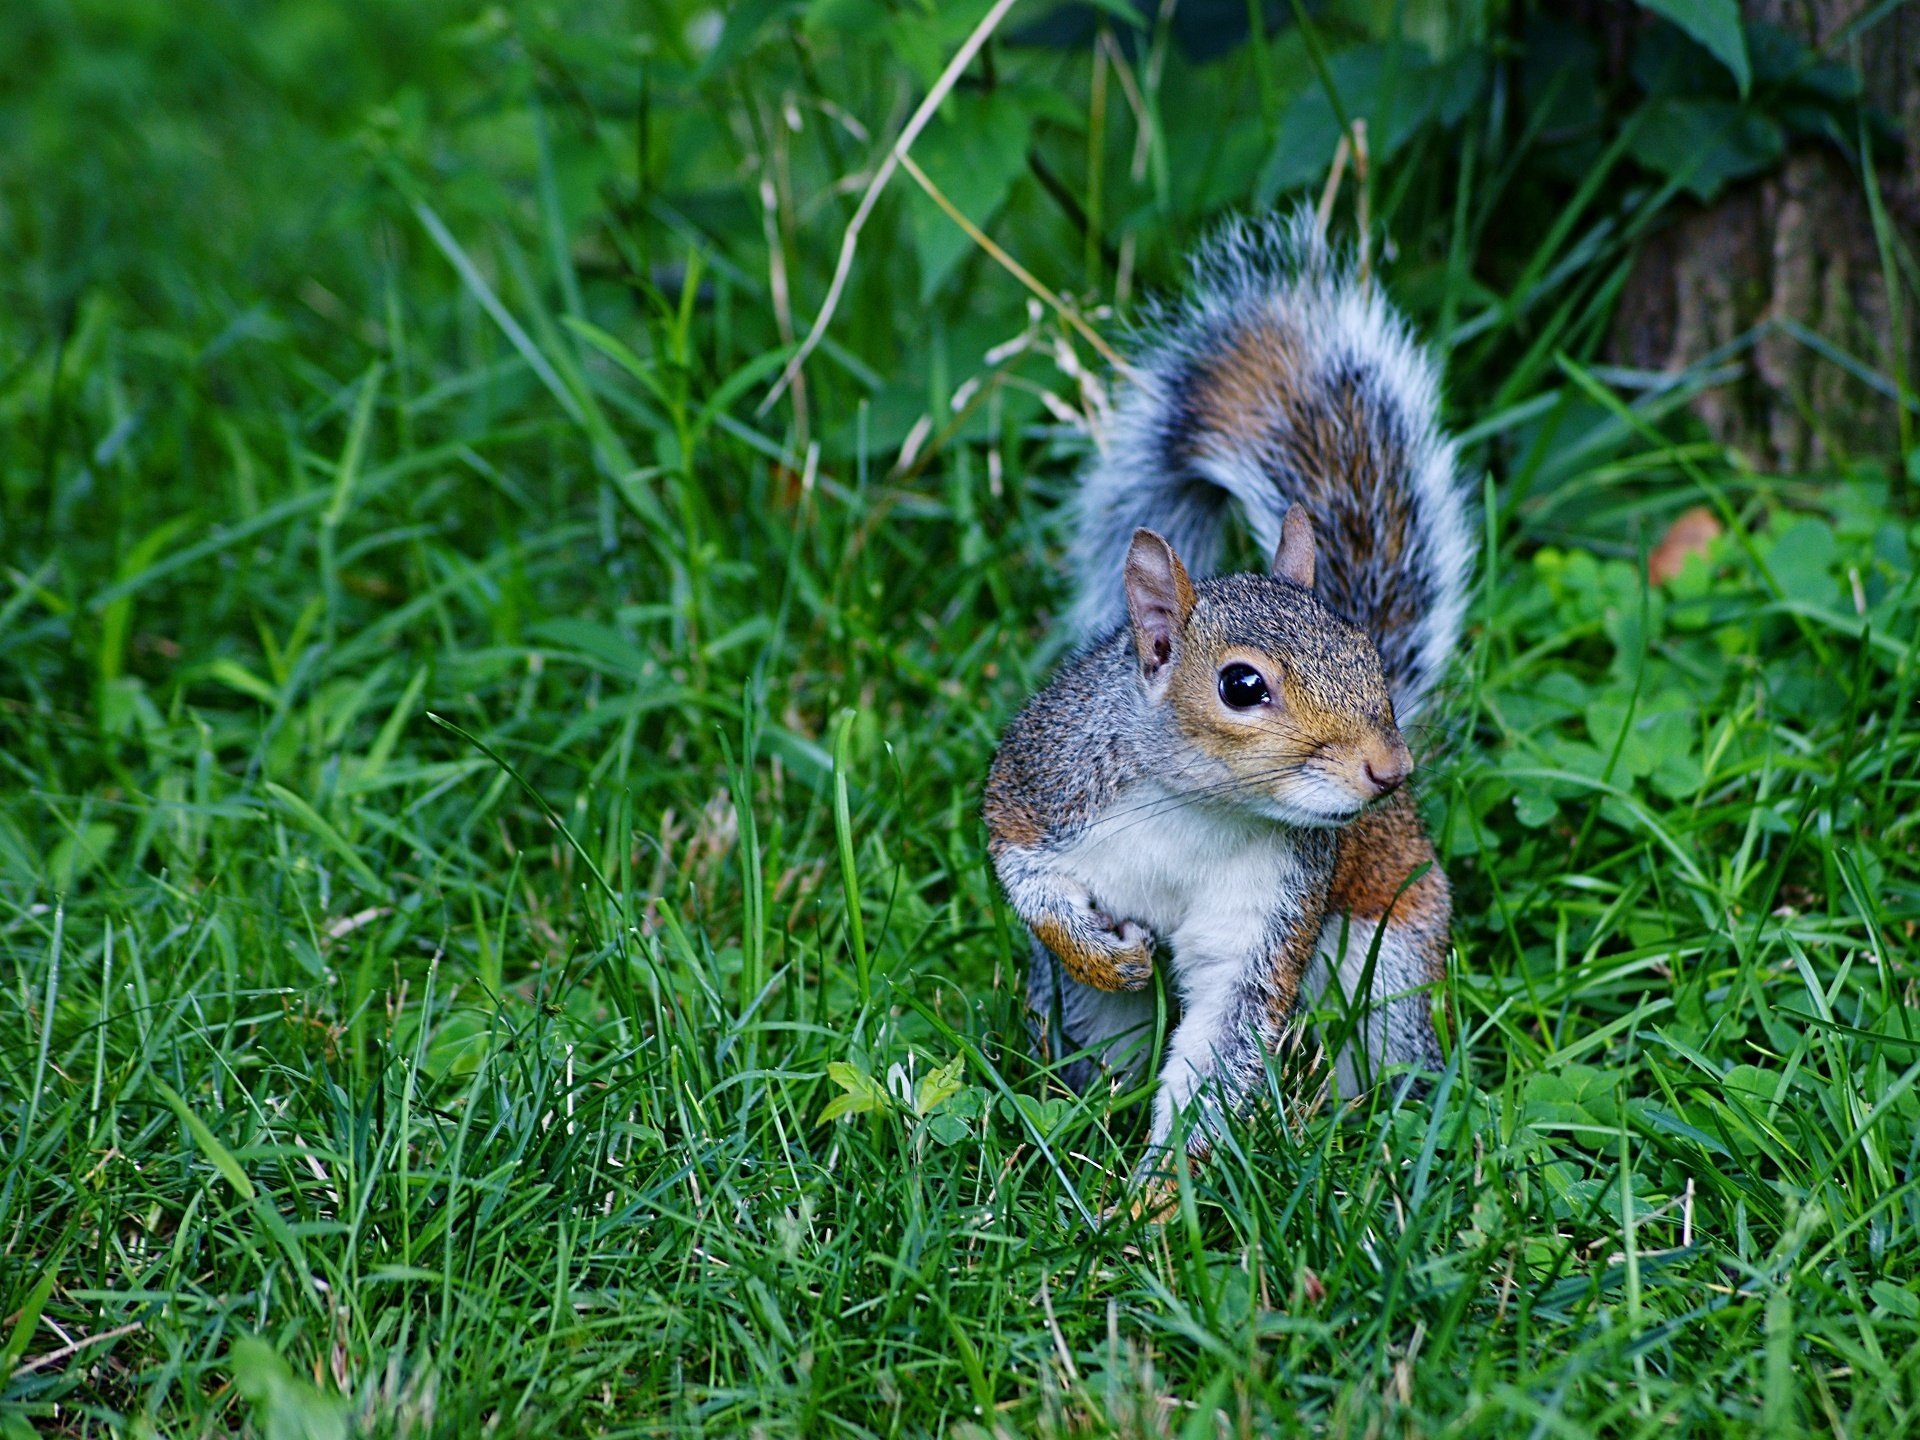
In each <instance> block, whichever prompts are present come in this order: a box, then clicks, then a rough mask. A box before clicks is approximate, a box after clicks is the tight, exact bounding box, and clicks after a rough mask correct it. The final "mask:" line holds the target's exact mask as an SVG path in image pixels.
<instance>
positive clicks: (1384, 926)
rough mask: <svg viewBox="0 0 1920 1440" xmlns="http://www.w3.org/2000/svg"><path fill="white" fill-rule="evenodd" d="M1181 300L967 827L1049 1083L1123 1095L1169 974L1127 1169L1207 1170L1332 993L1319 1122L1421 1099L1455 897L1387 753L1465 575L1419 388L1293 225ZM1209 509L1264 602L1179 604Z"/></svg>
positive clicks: (1123, 424) (1212, 545)
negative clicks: (1073, 649)
mask: <svg viewBox="0 0 1920 1440" xmlns="http://www.w3.org/2000/svg"><path fill="white" fill-rule="evenodd" d="M1193 273H1194V281H1193V285H1192V288H1191V290H1190V292H1189V293H1188V295H1187V296H1186V298H1185V299H1184V300H1181V301H1178V302H1175V303H1173V304H1166V305H1157V306H1155V307H1153V308H1151V309H1150V310H1149V311H1148V312H1147V320H1146V324H1145V326H1144V340H1143V343H1142V344H1141V345H1140V346H1139V348H1138V350H1137V353H1136V354H1135V356H1134V357H1133V359H1132V363H1131V366H1130V367H1129V370H1128V371H1127V372H1126V373H1125V374H1124V375H1123V381H1122V387H1121V394H1120V397H1119V399H1118V401H1117V403H1116V407H1115V411H1114V415H1113V425H1112V429H1111V432H1110V435H1109V438H1108V444H1107V446H1106V448H1105V451H1104V453H1103V454H1102V455H1100V456H1099V457H1098V458H1096V459H1095V460H1094V461H1093V462H1092V463H1091V464H1090V465H1089V466H1088V467H1087V468H1086V470H1085V471H1084V473H1083V475H1082V478H1081V482H1080V488H1079V496H1078V503H1077V505H1076V507H1075V511H1074V521H1073V535H1072V540H1071V560H1072V570H1073V580H1074V585H1075V591H1076V593H1075V599H1074V607H1073V611H1072V623H1073V627H1074V629H1075V631H1076V632H1077V634H1078V636H1079V637H1080V638H1081V639H1082V641H1083V642H1084V643H1083V645H1082V648H1081V649H1080V650H1079V651H1078V652H1077V653H1076V654H1074V655H1073V656H1072V657H1071V658H1070V659H1069V660H1067V661H1066V662H1065V664H1064V665H1063V666H1062V668H1061V669H1060V671H1059V672H1058V674H1057V675H1056V676H1055V677H1054V679H1053V680H1052V682H1051V683H1050V684H1049V685H1048V686H1047V687H1046V688H1045V689H1044V690H1042V691H1041V692H1040V693H1039V694H1038V695H1036V696H1035V697H1034V698H1033V699H1032V700H1031V701H1030V702H1029V703H1028V704H1027V706H1026V707H1025V708H1024V709H1023V710H1022V711H1021V712H1020V713H1019V715H1018V716H1017V717H1016V718H1015V719H1014V720H1013V722H1012V723H1011V724H1010V725H1009V726H1008V727H1007V729H1006V732H1005V734H1004V736H1003V738H1002V740H1001V743H1000V746H999V749H998V751H997V753H996V754H995V756H994V760H993V765H992V769H991V771H990V773H989V776H988V780H987V785H986V791H985V798H984V805H983V812H984V818H985V820H986V824H987V829H988V839H989V843H988V850H989V854H990V856H991V859H992V862H993V865H994V869H995V872H996V873H997V875H998V877H999V880H1000V883H1001V886H1002V888H1003V890H1004V891H1005V893H1006V897H1007V900H1008V903H1009V904H1010V906H1011V907H1012V909H1013V910H1014V912H1015V913H1016V914H1017V915H1019V917H1020V918H1021V919H1022V920H1023V921H1024V922H1025V923H1026V925H1027V927H1028V929H1029V931H1030V932H1031V947H1030V950H1031V961H1030V967H1029V979H1028V1008H1029V1012H1030V1019H1031V1021H1032V1024H1033V1028H1034V1032H1035V1040H1036V1044H1037V1046H1038V1048H1039V1051H1040V1054H1041V1057H1042V1059H1043V1060H1047V1059H1052V1058H1058V1057H1065V1056H1069V1055H1074V1054H1076V1053H1078V1052H1084V1053H1081V1054H1080V1058H1079V1059H1077V1060H1075V1061H1073V1062H1072V1063H1070V1064H1067V1065H1064V1066H1063V1067H1062V1069H1061V1072H1060V1073H1061V1074H1062V1076H1063V1078H1064V1079H1065V1080H1066V1081H1067V1083H1069V1084H1070V1085H1072V1086H1073V1087H1074V1088H1075V1089H1076V1090H1079V1091H1081V1092H1082V1093H1084V1092H1085V1091H1086V1090H1087V1089H1088V1088H1089V1087H1090V1086H1091V1085H1093V1084H1094V1083H1096V1082H1097V1081H1098V1080H1099V1079H1101V1078H1102V1077H1103V1076H1104V1077H1107V1078H1109V1079H1110V1080H1113V1081H1118V1082H1125V1083H1130V1082H1132V1081H1133V1080H1136V1079H1138V1078H1139V1077H1140V1075H1141V1073H1142V1071H1143V1070H1144V1068H1145V1065H1146V1063H1147V1053H1146V1052H1147V1050H1148V1048H1149V1045H1150V1042H1151V1036H1152V1033H1153V1025H1154V1016H1155V1009H1156V1006H1155V1000H1154V996H1153V994H1152V993H1151V991H1150V990H1149V989H1148V988H1147V986H1148V982H1149V980H1150V979H1151V977H1152V974H1153V970H1154V967H1155V966H1156V965H1165V966H1166V967H1167V968H1168V971H1169V976H1170V980H1171V989H1172V991H1173V995H1174V998H1175V999H1176V1000H1177V1006H1178V1016H1179V1018H1178V1021H1177V1023H1176V1024H1175V1025H1174V1027H1173V1029H1172V1031H1171V1033H1170V1035H1169V1038H1168V1041H1167V1045H1166V1054H1165V1060H1164V1065H1163V1067H1162V1070H1161V1074H1160V1078H1159V1086H1158V1090H1157V1092H1156V1094H1155V1097H1154V1107H1153V1119H1152V1125H1151V1129H1150V1133H1149V1145H1148V1163H1151V1162H1152V1160H1153V1158H1154V1157H1155V1156H1156V1155H1164V1152H1165V1150H1166V1148H1167V1146H1168V1145H1169V1143H1170V1141H1171V1138H1172V1137H1173V1135H1174V1133H1175V1128H1176V1117H1180V1118H1182V1119H1184V1121H1185V1125H1186V1128H1185V1135H1186V1148H1187V1150H1188V1152H1189V1154H1190V1155H1191V1156H1192V1157H1193V1158H1194V1159H1195V1160H1201V1159H1204V1158H1205V1157H1206V1156H1207V1155H1208V1154H1209V1153H1210V1151H1211V1149H1212V1146H1213V1143H1214V1140H1215V1138H1216V1137H1217V1135H1218V1133H1219V1127H1220V1124H1221V1122H1222V1120H1223V1118H1224V1117H1225V1116H1226V1115H1227V1114H1228V1113H1230V1112H1240V1113H1244V1112H1245V1111H1246V1110H1248V1109H1249V1108H1251V1106H1252V1104H1253V1102H1254V1101H1255V1100H1256V1099H1257V1098H1258V1096H1259V1095H1260V1094H1261V1093H1263V1092H1264V1090H1265V1082H1266V1063H1267V1056H1268V1055H1269V1054H1275V1053H1278V1052H1279V1051H1280V1049H1281V1048H1282V1046H1283V1045H1284V1044H1285V1042H1286V1040H1287V1037H1288V1035H1289V1034H1290V1031H1291V1027H1292V1025H1293V1023H1294V1021H1295V1017H1296V1016H1297V1015H1298V1014H1299V1013H1300V1012H1301V1009H1302V1007H1303V1005H1304V1004H1306V1003H1307V1002H1308V1001H1309V1000H1310V999H1311V998H1312V997H1316V996H1324V995H1326V992H1327V991H1328V990H1329V988H1330V987H1332V986H1334V985H1336V984H1337V985H1338V987H1339V992H1340V997H1344V1001H1345V1002H1346V1003H1347V1004H1348V1005H1350V1006H1351V1007H1352V1011H1353V1012H1354V1013H1355V1014H1356V1015H1357V1018H1356V1019H1355V1020H1354V1022H1353V1028H1352V1029H1351V1030H1349V1031H1347V1032H1346V1033H1347V1034H1348V1036H1349V1039H1348V1043H1347V1046H1346V1048H1345V1049H1343V1050H1342V1052H1341V1054H1340V1055H1339V1057H1338V1058H1337V1074H1338V1076H1339V1078H1340V1083H1341V1086H1342V1091H1343V1093H1348V1094H1351V1093H1353V1091H1354V1090H1355V1089H1356V1088H1357V1087H1358V1086H1359V1085H1360V1084H1362V1083H1365V1080H1366V1078H1367V1077H1370V1076H1371V1075H1372V1074H1373V1073H1375V1072H1376V1071H1377V1070H1378V1069H1379V1068H1380V1067H1381V1066H1384V1065H1390V1064H1391V1065H1405V1066H1410V1067H1414V1068H1416V1069H1418V1070H1423V1071H1428V1072H1433V1071H1438V1070H1439V1068H1440V1066H1441V1055H1440V1048H1439V1042H1438V1039H1437V1037H1436V1035H1435V1031H1434V1025H1433V1019H1432V1011H1431V997H1430V995H1429V993H1428V992H1429V991H1430V990H1431V988H1432V987H1433V986H1435V985H1436V983H1437V982H1439V981H1440V980H1441V979H1442V978H1443V976H1444V973H1445V968H1446V963H1447V955H1448V951H1449V947H1450V933H1449V927H1450V922H1451V908H1452V902H1451V892H1450V890H1449V887H1448V883H1447V879H1446V876H1445V874H1444V873H1443V872H1442V871H1441V869H1440V867H1439V865H1438V864H1437V863H1436V862H1435V856H1434V850H1433V845H1432V843H1431V841H1430V839H1429V838H1428V835H1427V833H1426V829H1425V827H1424V825H1423V823H1422V821H1421V819H1420V815H1419V812H1418V810H1417V809H1416V808H1415V805H1414V802H1413V799H1412V798H1411V796H1410V794H1409V791H1408V787H1407V784H1406V782H1407V779H1408V776H1409V774H1410V773H1411V771H1412V768H1413V759H1412V756H1411V754H1410V752H1409V750H1408V747H1407V743H1406V740H1405V739H1404V738H1403V735H1402V727H1403V726H1405V725H1407V724H1408V723H1409V722H1411V721H1412V720H1413V719H1414V718H1415V717H1417V716H1418V715H1419V714H1420V712H1421V710H1422V709H1423V707H1424V706H1425V705H1426V703H1427V701H1428V699H1429V698H1430V696H1431V695H1432V692H1433V689H1434V686H1435V684H1436V683H1437V682H1438V680H1439V679H1440V678H1441V676H1442V674H1443V672H1444V671H1445V669H1446V667H1447V665H1448V664H1449V663H1450V661H1451V659H1452V657H1453V655H1454V654H1455V652H1456V651H1457V650H1458V649H1459V646H1460V641H1461V630H1462V626H1463V623H1464V618H1465V613H1466V605H1467V587H1468V583H1469V575H1470V572H1471V570H1472V568H1473V564H1474V560H1475V539H1474V534H1475V532H1474V523H1473V518H1472V514H1471V505H1470V501H1469V497H1468V493H1467V490H1466V486H1465V484H1464V482H1463V479H1462V477H1461V475H1460V473H1459V466H1458V463H1457V458H1456V454H1455V449H1454V446H1453V443H1452V442H1451V441H1450V440H1449V439H1448V438H1447V436H1446V435H1445V433H1444V432H1443V431H1442V429H1441V426H1440V419H1439V408H1440V401H1439V383H1438V378H1437V375H1436V372H1435V367H1434V365H1433V363H1432V361H1431V360H1429V359H1428V358H1427V356H1426V355H1425V354H1424V352H1423V351H1422V350H1421V349H1420V348H1419V347H1418V346H1417V345H1416V343H1415V341H1414V340H1413V338H1412V335H1411V333H1410V331H1409V329H1408V327H1407V325H1406V323H1405V321H1404V320H1402V319H1401V317H1400V316H1399V315H1398V314H1397V313H1396V312H1395V311H1394V309H1393V308H1392V307H1391V306H1390V305H1389V304H1388V303H1387V301H1386V300H1385V299H1383V298H1382V297H1381V295H1380V294H1379V292H1378V291H1377V290H1376V289H1374V288H1373V287H1372V286H1371V285H1370V284H1369V283H1368V280H1367V278H1366V277H1365V276H1363V275H1362V274H1360V273H1358V271H1357V270H1356V268H1355V266H1354V264H1353V262H1352V261H1351V260H1350V259H1348V258H1346V257H1345V256H1344V255H1341V254H1338V253H1336V252H1335V250H1334V249H1333V248H1332V247H1331V246H1329V244H1328V243H1327V241H1326V239H1325V237H1324V235H1323V233H1322V232H1321V231H1320V230H1319V229H1318V228H1317V227H1316V225H1315V224H1314V221H1313V217H1312V215H1311V213H1310V212H1308V211H1306V210H1304V209H1303V210H1302V211H1300V212H1299V213H1297V214H1296V215H1294V216H1292V217H1291V218H1285V219H1275V220H1269V221H1266V222H1264V223H1252V222H1247V221H1236V222H1231V223H1229V224H1228V225H1227V227H1226V228H1225V229H1224V230H1222V231H1221V232H1219V233H1218V234H1217V235H1216V236H1215V237H1214V238H1213V239H1212V240H1211V242H1209V243H1207V244H1206V245H1204V246H1203V247H1202V248H1201V249H1200V251H1199V253H1198V254H1197V256H1196V257H1195V260H1194V263H1193ZM1236 505H1237V507H1238V509H1239V512H1240V514H1241V515H1242V517H1243V518H1244V521H1245V523H1246V525H1247V527H1248V528H1249V529H1250V530H1251V532H1252V536H1253V539H1254V540H1255V541H1256V542H1257V543H1258V544H1259V546H1260V547H1261V549H1262V551H1263V553H1267V554H1271V555H1272V556H1273V561H1272V568H1271V573H1270V574H1266V575H1253V574H1238V575H1225V576H1219V577H1216V578H1203V577H1207V576H1209V574H1210V572H1211V571H1212V570H1213V569H1214V567H1215V566H1216V565H1217V564H1218V561H1219V555H1220V551H1221V549H1222V544H1223V540H1224V538H1225V530H1226V527H1227V525H1228V523H1229V521H1230V519H1231V515H1232V512H1233V510H1234V508H1235V506H1236ZM1363 987H1364V989H1365V991H1366V993H1365V994H1364V995H1362V994H1361V993H1360V992H1361V990H1362V989H1363ZM1334 998H1335V997H1328V999H1329V1001H1331V1000H1332V999H1334ZM1363 1071H1364V1075H1363Z"/></svg>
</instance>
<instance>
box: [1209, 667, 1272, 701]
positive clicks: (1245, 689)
mask: <svg viewBox="0 0 1920 1440" xmlns="http://www.w3.org/2000/svg"><path fill="white" fill-rule="evenodd" d="M1220 698H1221V699H1222V700H1224V701H1226V702H1227V704H1228V705H1230V706H1232V707H1233V708H1234V709H1235V710H1251V709H1252V708H1253V707H1254V706H1256V705H1264V704H1266V703H1267V701H1268V700H1270V699H1271V698H1272V695H1271V693H1270V692H1269V691H1268V689H1267V682H1266V681H1265V680H1263V679H1261V678H1260V672H1259V671H1258V670H1256V669H1254V668H1253V666H1251V665H1243V664H1238V663H1235V664H1232V665H1228V666H1225V667H1224V668H1223V669H1222V670H1221V671H1220Z"/></svg>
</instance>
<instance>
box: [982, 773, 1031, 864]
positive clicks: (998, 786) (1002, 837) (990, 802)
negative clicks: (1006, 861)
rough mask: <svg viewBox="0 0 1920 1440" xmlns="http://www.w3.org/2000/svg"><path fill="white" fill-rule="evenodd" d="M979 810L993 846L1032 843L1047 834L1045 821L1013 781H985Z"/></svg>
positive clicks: (1000, 778)
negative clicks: (1007, 782)
mask: <svg viewBox="0 0 1920 1440" xmlns="http://www.w3.org/2000/svg"><path fill="white" fill-rule="evenodd" d="M1003 778H1004V777H1003V776H1000V775H996V776H995V777H994V779H995V780H1002V779H1003ZM980 814H981V817H982V818H983V819H985V820H986V822H987V833H988V834H989V835H990V836H992V843H993V845H994V846H995V847H999V846H1004V845H1015V846H1021V847H1026V846H1033V845H1038V844H1040V842H1041V841H1043V840H1045V839H1046V838H1047V826H1046V821H1045V820H1043V819H1042V818H1041V816H1040V812H1039V811H1038V810H1037V809H1036V808H1035V807H1034V805H1033V803H1032V800H1031V799H1030V798H1029V796H1028V795H1027V793H1026V792H1025V791H1023V790H1021V789H1020V788H1019V787H1018V786H1017V785H1009V784H1005V783H989V784H988V786H987V793H986V796H985V798H984V799H983V800H982V801H981V804H980Z"/></svg>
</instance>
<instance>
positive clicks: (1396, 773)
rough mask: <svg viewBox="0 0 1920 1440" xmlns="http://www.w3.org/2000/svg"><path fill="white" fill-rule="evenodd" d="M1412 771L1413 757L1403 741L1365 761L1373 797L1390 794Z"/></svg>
mask: <svg viewBox="0 0 1920 1440" xmlns="http://www.w3.org/2000/svg"><path fill="white" fill-rule="evenodd" d="M1412 769H1413V756H1412V755H1411V754H1410V753H1409V752H1408V750H1407V745H1406V742H1405V741H1404V740H1402V741H1397V742H1395V744H1394V745H1393V746H1392V748H1391V749H1386V748H1383V749H1382V751H1381V753H1380V754H1378V755H1370V756H1368V757H1367V761H1366V771H1367V780H1368V783H1370V784H1371V785H1372V786H1373V790H1374V794H1375V795H1386V794H1389V793H1391V792H1392V791H1393V790H1394V789H1395V788H1396V787H1397V786H1398V785H1399V784H1400V782H1401V781H1402V780H1405V779H1406V778H1407V772H1408V771H1410V770H1412Z"/></svg>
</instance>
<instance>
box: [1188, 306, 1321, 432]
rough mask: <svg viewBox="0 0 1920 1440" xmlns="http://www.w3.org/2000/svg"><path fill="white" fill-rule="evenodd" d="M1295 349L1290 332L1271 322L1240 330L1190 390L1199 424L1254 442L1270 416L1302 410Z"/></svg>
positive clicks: (1298, 357) (1297, 349) (1298, 358)
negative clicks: (1274, 413)
mask: <svg viewBox="0 0 1920 1440" xmlns="http://www.w3.org/2000/svg"><path fill="white" fill-rule="evenodd" d="M1301 360H1302V356H1301V354H1300V346H1299V344H1298V342H1297V340H1296V338H1295V337H1294V335H1293V333H1292V332H1291V331H1288V330H1283V329H1281V328H1280V327H1279V326H1277V325H1274V324H1271V323H1251V324H1247V325H1243V326H1241V327H1240V328H1239V329H1238V330H1236V331H1235V332H1234V334H1233V337H1232V340H1231V341H1230V343H1229V344H1228V345H1227V347H1226V349H1225V350H1223V351H1222V352H1221V353H1220V354H1219V355H1218V356H1216V357H1215V358H1214V359H1213V361H1212V363H1211V365H1210V366H1209V367H1208V369H1207V371H1206V374H1205V377H1204V380H1203V382H1202V383H1201V384H1198V385H1196V386H1195V387H1194V397H1193V398H1194V408H1195V410H1196V412H1197V413H1198V417H1199V419H1200V422H1201V424H1202V426H1204V427H1205V428H1207V429H1211V430H1216V431H1218V432H1220V433H1221V434H1223V435H1228V436H1231V437H1232V438H1234V439H1236V440H1245V441H1258V440H1259V439H1261V438H1262V437H1263V436H1265V435H1266V433H1267V431H1268V430H1269V429H1270V428H1271V427H1272V424H1273V418H1272V417H1273V412H1274V411H1275V410H1276V409H1277V410H1281V411H1284V412H1286V413H1288V414H1292V413H1293V412H1294V411H1296V410H1298V409H1299V408H1300V407H1301V403H1302V398H1303V397H1301V396H1300V395H1299V394H1298V392H1297V390H1296V388H1295V387H1296V386H1297V385H1298V383H1299V381H1300V377H1301Z"/></svg>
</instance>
